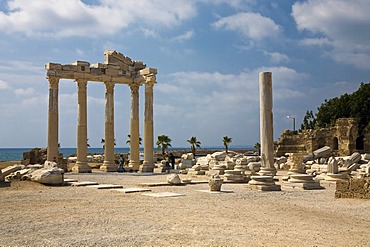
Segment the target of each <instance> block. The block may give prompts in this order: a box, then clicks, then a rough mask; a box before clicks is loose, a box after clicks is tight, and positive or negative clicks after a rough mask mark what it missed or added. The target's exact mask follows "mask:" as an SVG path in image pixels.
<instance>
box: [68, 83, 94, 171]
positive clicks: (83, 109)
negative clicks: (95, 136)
mask: <svg viewBox="0 0 370 247" xmlns="http://www.w3.org/2000/svg"><path fill="white" fill-rule="evenodd" d="M76 82H77V87H78V94H77V97H78V99H77V101H78V120H77V162H76V164H75V165H74V166H73V167H72V171H73V172H78V173H88V172H91V167H90V166H89V165H88V164H87V92H86V91H87V81H86V80H76Z"/></svg>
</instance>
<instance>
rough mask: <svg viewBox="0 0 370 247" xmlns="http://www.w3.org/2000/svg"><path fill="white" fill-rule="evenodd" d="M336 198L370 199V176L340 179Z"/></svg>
mask: <svg viewBox="0 0 370 247" xmlns="http://www.w3.org/2000/svg"><path fill="white" fill-rule="evenodd" d="M335 198H358V199H370V177H365V178H361V179H358V178H351V179H350V180H348V181H338V182H337V187H336V191H335Z"/></svg>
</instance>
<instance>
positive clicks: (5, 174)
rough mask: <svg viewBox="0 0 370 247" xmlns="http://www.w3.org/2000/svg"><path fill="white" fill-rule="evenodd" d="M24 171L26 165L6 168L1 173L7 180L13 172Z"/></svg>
mask: <svg viewBox="0 0 370 247" xmlns="http://www.w3.org/2000/svg"><path fill="white" fill-rule="evenodd" d="M22 169H24V165H12V166H8V167H5V168H4V169H2V170H1V173H2V175H3V177H4V178H5V177H6V176H8V175H9V174H11V173H13V172H16V171H19V170H22Z"/></svg>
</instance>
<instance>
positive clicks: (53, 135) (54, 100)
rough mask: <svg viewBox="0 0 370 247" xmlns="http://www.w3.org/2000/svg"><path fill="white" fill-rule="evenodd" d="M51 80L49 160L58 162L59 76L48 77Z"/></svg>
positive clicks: (47, 158)
mask: <svg viewBox="0 0 370 247" xmlns="http://www.w3.org/2000/svg"><path fill="white" fill-rule="evenodd" d="M48 80H49V110H48V149H47V157H46V160H47V161H53V160H54V159H56V160H57V162H58V156H59V155H58V153H59V152H58V131H59V129H58V94H59V92H58V90H59V78H56V77H48Z"/></svg>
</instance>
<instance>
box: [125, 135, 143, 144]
mask: <svg viewBox="0 0 370 247" xmlns="http://www.w3.org/2000/svg"><path fill="white" fill-rule="evenodd" d="M127 137H128V140H127V141H126V144H130V141H131V135H127ZM142 140H143V139H142V138H141V137H140V136H139V145H141V141H142Z"/></svg>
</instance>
